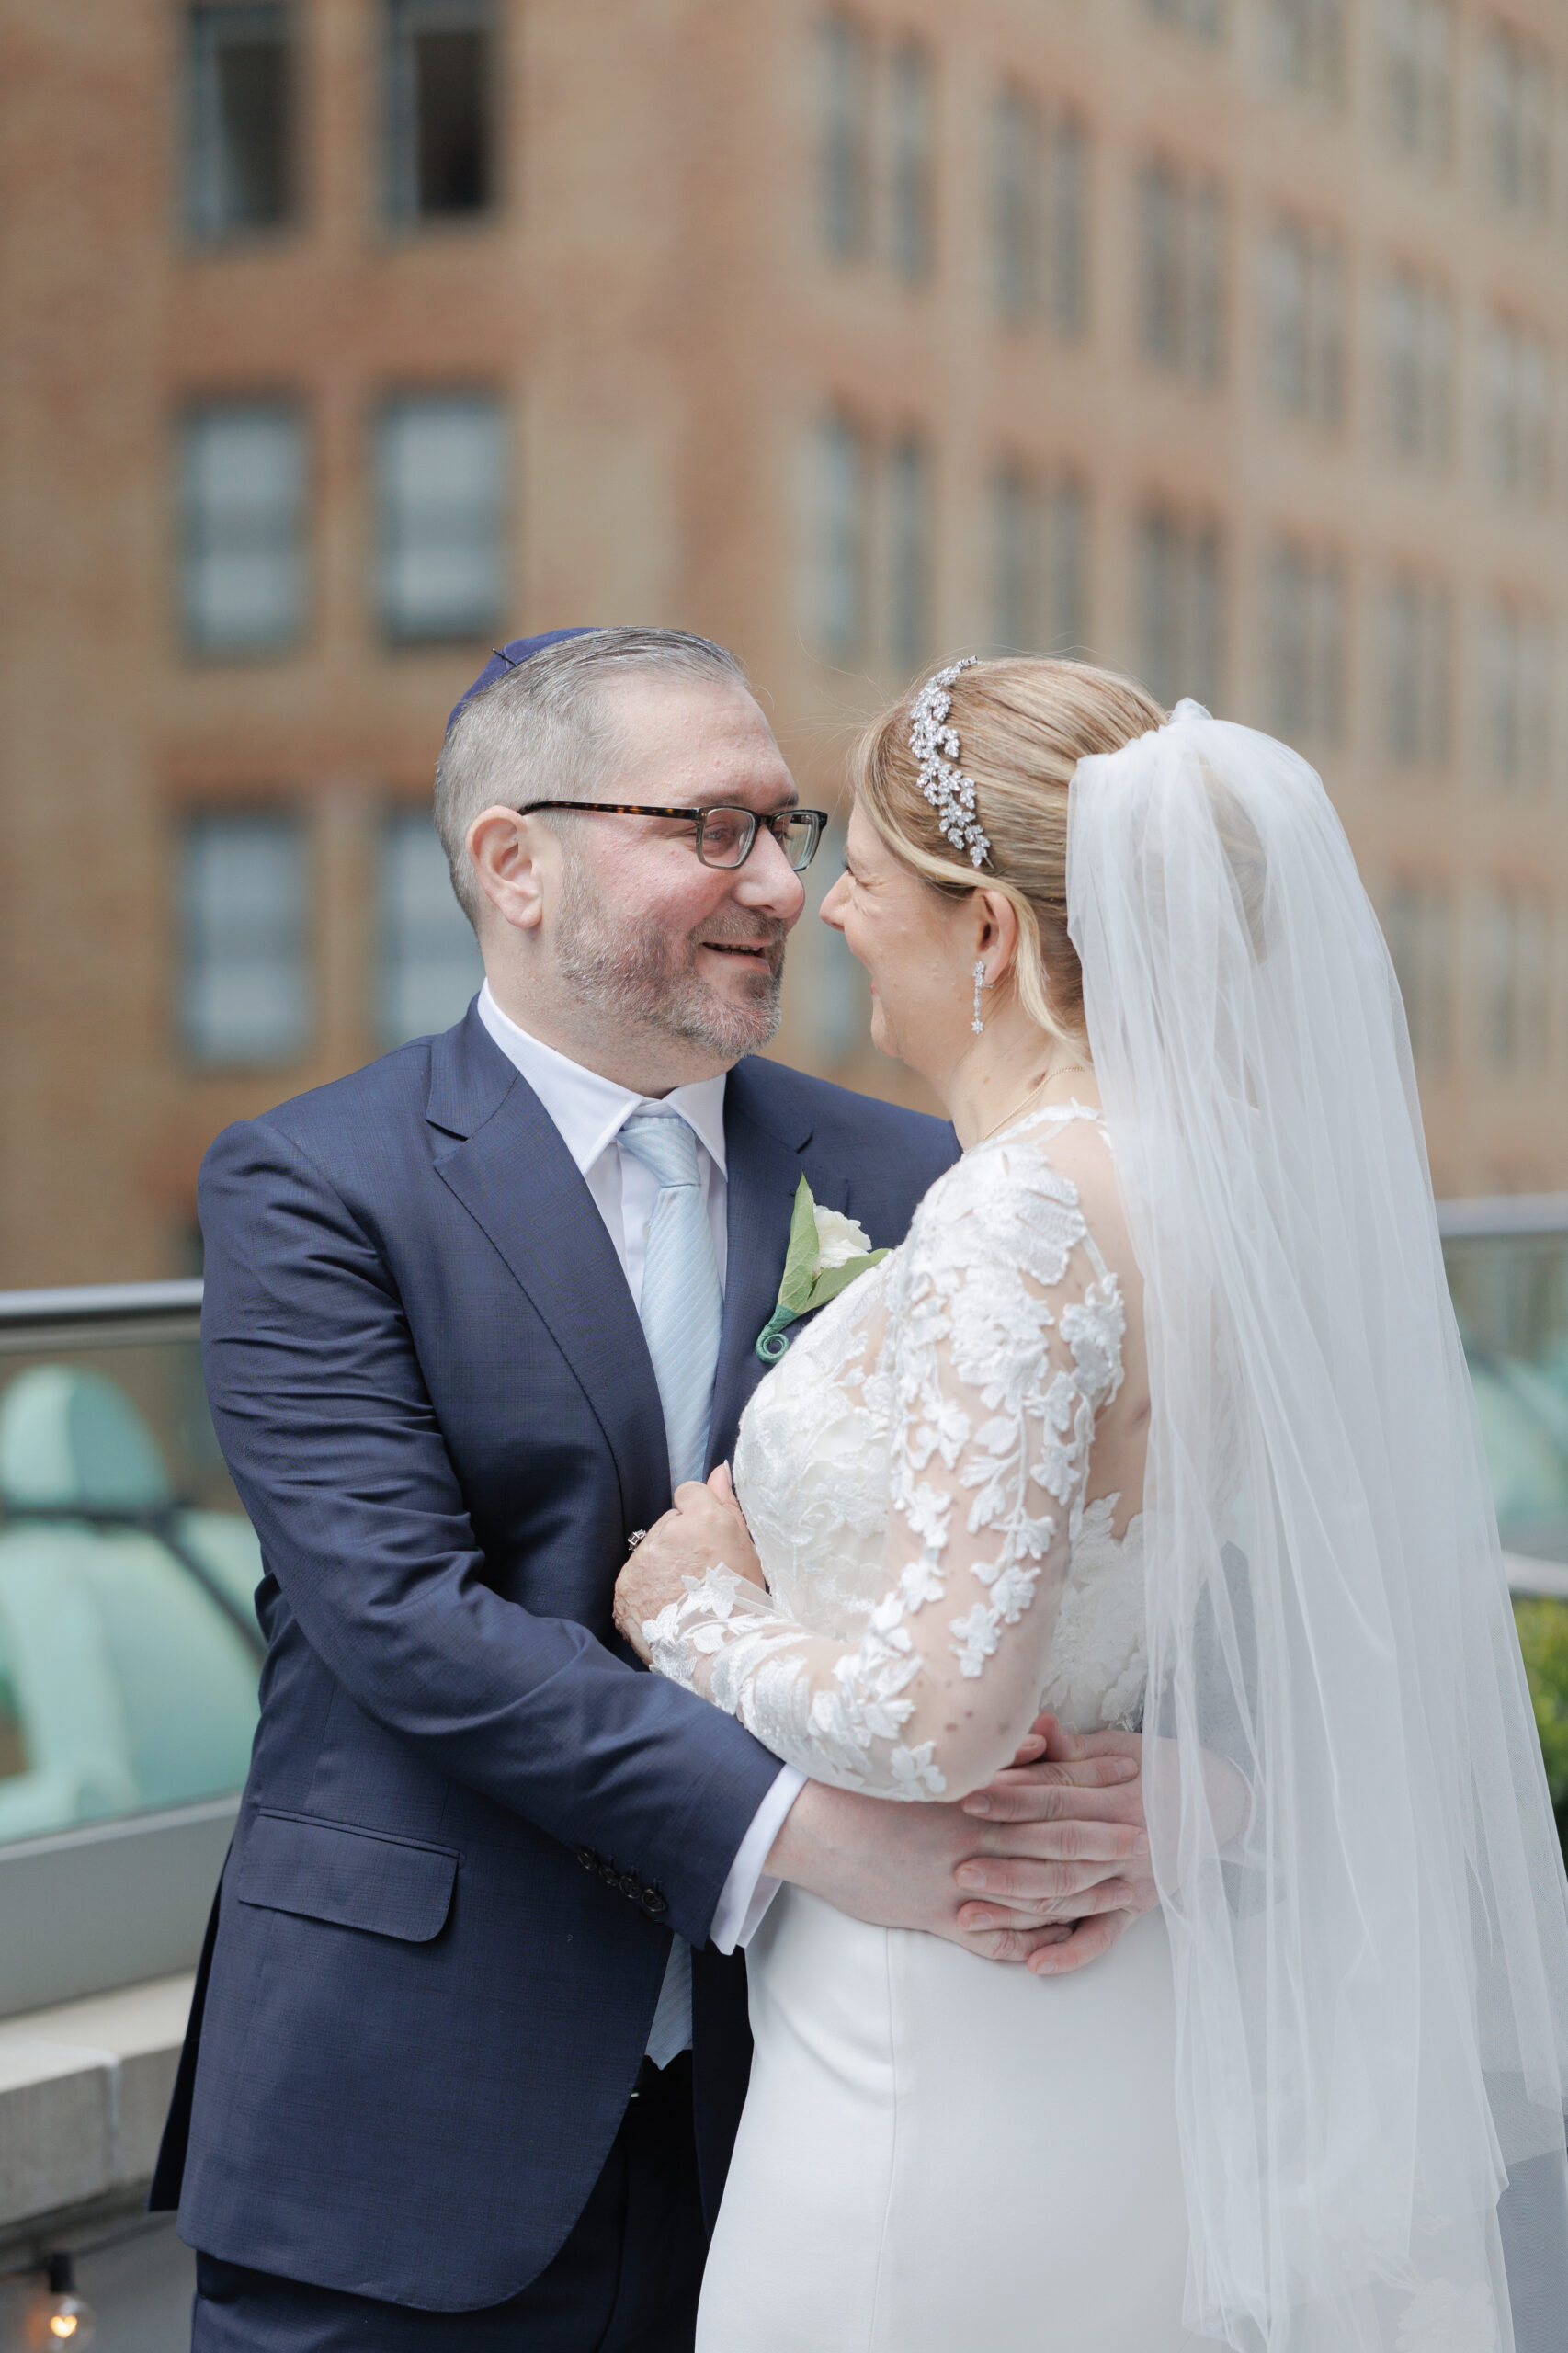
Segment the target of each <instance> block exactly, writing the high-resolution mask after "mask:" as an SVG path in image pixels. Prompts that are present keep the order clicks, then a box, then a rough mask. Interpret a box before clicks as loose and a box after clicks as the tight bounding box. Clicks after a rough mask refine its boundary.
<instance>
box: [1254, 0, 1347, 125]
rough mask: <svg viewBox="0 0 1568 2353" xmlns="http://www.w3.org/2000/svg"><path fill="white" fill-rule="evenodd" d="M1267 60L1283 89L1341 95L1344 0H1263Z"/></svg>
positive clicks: (1334, 98) (1330, 98)
mask: <svg viewBox="0 0 1568 2353" xmlns="http://www.w3.org/2000/svg"><path fill="white" fill-rule="evenodd" d="M1267 48H1268V60H1269V64H1270V67H1271V68H1272V71H1273V74H1274V78H1275V80H1276V81H1277V82H1278V83H1280V84H1281V85H1283V86H1284V87H1285V88H1287V89H1291V90H1304V91H1306V92H1308V93H1309V94H1310V95H1311V96H1312V97H1317V98H1323V99H1325V100H1326V101H1327V102H1328V103H1329V104H1330V105H1331V106H1337V105H1338V103H1339V101H1340V100H1341V99H1342V98H1343V97H1344V96H1345V0H1267Z"/></svg>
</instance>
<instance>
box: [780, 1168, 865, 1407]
mask: <svg viewBox="0 0 1568 2353" xmlns="http://www.w3.org/2000/svg"><path fill="white" fill-rule="evenodd" d="M887 1255H888V1254H887V1252H886V1251H885V1250H873V1249H872V1247H871V1237H870V1235H869V1233H867V1232H866V1229H865V1227H864V1226H863V1225H858V1224H857V1223H856V1222H855V1220H854V1219H853V1218H852V1217H846V1216H845V1214H844V1212H843V1211H842V1210H823V1209H819V1208H818V1207H817V1205H816V1203H815V1201H814V1200H812V1188H811V1187H810V1186H809V1185H808V1184H807V1182H806V1180H805V1178H804V1177H803V1176H802V1177H801V1181H800V1184H799V1185H798V1186H797V1188H796V1189H795V1213H794V1215H793V1217H792V1218H791V1219H790V1247H789V1250H788V1252H787V1254H786V1256H785V1259H784V1279H783V1281H782V1282H781V1283H780V1284H779V1286H778V1305H777V1306H776V1307H775V1308H774V1311H773V1313H772V1314H771V1315H770V1316H769V1317H768V1319H767V1323H766V1324H764V1325H763V1328H762V1330H761V1331H760V1332H759V1333H758V1334H757V1337H756V1353H757V1355H758V1356H759V1357H760V1358H762V1361H763V1363H764V1364H777V1363H778V1359H779V1358H780V1357H781V1356H782V1355H783V1353H784V1351H785V1349H786V1348H787V1347H789V1345H790V1333H789V1326H790V1324H796V1323H799V1321H800V1319H801V1316H802V1315H810V1314H811V1313H812V1311H813V1309H815V1308H818V1307H825V1306H826V1305H827V1302H828V1301H829V1300H830V1299H836V1298H837V1297H838V1294H839V1292H840V1291H841V1290H847V1289H848V1288H849V1285H850V1284H851V1283H852V1282H853V1281H854V1280H855V1279H856V1277H857V1276H858V1275H863V1274H864V1273H865V1272H866V1270H867V1268H868V1267H875V1266H879V1265H880V1264H881V1261H882V1260H883V1259H884V1258H885V1257H886V1256H887Z"/></svg>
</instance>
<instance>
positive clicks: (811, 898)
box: [784, 819, 871, 1072]
mask: <svg viewBox="0 0 1568 2353" xmlns="http://www.w3.org/2000/svg"><path fill="white" fill-rule="evenodd" d="M844 856H845V832H844V826H843V824H842V823H840V822H839V821H838V820H836V819H835V821H834V823H833V824H830V825H829V827H828V829H827V831H826V833H825V834H824V836H823V842H822V847H821V848H820V849H819V850H818V852H817V854H816V857H815V858H813V859H812V864H811V867H810V869H809V870H808V872H807V873H806V876H805V878H804V879H805V885H806V905H805V913H804V916H803V918H802V920H801V924H800V926H799V927H798V931H797V934H796V938H795V940H794V941H793V942H792V944H791V946H790V961H789V964H788V966H787V967H786V971H785V981H784V1003H785V1007H786V1012H787V1016H788V1019H789V1023H790V1033H789V1034H790V1037H791V1039H799V1040H801V1043H802V1044H803V1047H804V1050H805V1052H806V1055H807V1057H808V1058H809V1059H808V1063H807V1067H808V1068H810V1069H812V1070H816V1071H819V1072H821V1071H824V1070H833V1069H835V1067H837V1066H838V1065H839V1064H841V1063H846V1062H847V1061H849V1060H850V1059H851V1057H852V1056H853V1055H855V1054H856V1053H857V1052H858V1051H861V1050H862V1049H863V1048H864V1046H865V1043H866V1035H867V1031H868V1029H869V1026H870V1009H871V1008H870V996H869V990H868V987H867V983H866V970H865V966H864V965H863V964H858V963H857V962H856V961H855V959H854V957H853V956H851V954H850V953H849V950H848V949H847V948H846V946H845V944H844V936H843V934H842V933H841V932H837V931H831V930H829V928H828V926H826V925H825V924H823V923H816V922H813V921H812V917H813V916H815V915H820V914H821V912H822V903H823V901H824V899H825V898H826V896H827V894H828V892H830V891H831V890H832V888H833V886H834V884H835V882H836V881H838V879H839V876H840V875H841V874H842V873H843V871H844Z"/></svg>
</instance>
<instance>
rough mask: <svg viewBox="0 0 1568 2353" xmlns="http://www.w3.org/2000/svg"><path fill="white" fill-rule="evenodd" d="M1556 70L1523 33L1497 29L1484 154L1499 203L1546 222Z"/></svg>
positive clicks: (1488, 78) (1486, 92)
mask: <svg viewBox="0 0 1568 2353" xmlns="http://www.w3.org/2000/svg"><path fill="white" fill-rule="evenodd" d="M1551 96H1552V93H1551V62H1550V60H1549V59H1548V57H1547V54H1546V51H1544V50H1543V49H1541V48H1540V46H1539V44H1538V43H1536V42H1535V41H1533V40H1529V39H1528V36H1527V35H1525V34H1523V33H1517V32H1514V31H1513V30H1511V29H1510V28H1508V27H1507V26H1506V25H1494V27H1493V28H1492V30H1491V31H1490V32H1489V33H1488V35H1487V37H1486V42H1485V46H1484V49H1483V54H1482V149H1483V155H1484V158H1485V166H1484V168H1485V172H1486V178H1487V183H1488V185H1489V187H1490V188H1491V190H1492V193H1493V195H1494V197H1495V198H1496V199H1497V201H1498V203H1499V204H1503V205H1506V206H1507V208H1508V210H1510V211H1514V212H1526V213H1528V214H1530V215H1531V217H1532V218H1534V219H1535V220H1538V221H1543V220H1544V219H1545V218H1546V216H1547V213H1548V211H1549V210H1550V209H1551Z"/></svg>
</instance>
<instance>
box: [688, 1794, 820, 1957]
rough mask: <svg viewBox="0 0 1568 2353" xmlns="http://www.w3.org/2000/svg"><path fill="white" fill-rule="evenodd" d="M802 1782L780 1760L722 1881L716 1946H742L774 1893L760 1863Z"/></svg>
mask: <svg viewBox="0 0 1568 2353" xmlns="http://www.w3.org/2000/svg"><path fill="white" fill-rule="evenodd" d="M805 1786H806V1776H805V1775H804V1774H803V1773H800V1772H797V1771H796V1769H795V1768H794V1766H793V1765H781V1766H780V1767H779V1768H778V1779H777V1780H776V1781H775V1782H774V1784H773V1787H772V1788H771V1789H770V1790H768V1792H767V1796H766V1797H765V1798H764V1799H763V1801H762V1803H761V1804H760V1805H759V1806H758V1807H757V1810H756V1813H754V1814H753V1816H752V1821H751V1828H750V1829H749V1830H748V1831H747V1832H746V1835H745V1836H744V1838H743V1839H742V1840H741V1843H740V1846H739V1847H738V1849H737V1850H736V1854H735V1859H734V1861H733V1863H732V1864H731V1865H730V1876H729V1878H728V1879H727V1880H726V1881H724V1890H723V1893H722V1895H721V1896H720V1898H719V1904H718V1909H717V1910H716V1911H715V1913H714V1915H713V1926H712V1927H710V1929H709V1931H708V1934H709V1938H710V1942H712V1943H713V1944H715V1945H717V1947H718V1949H719V1950H720V1951H721V1952H733V1951H734V1950H735V1949H736V1947H737V1946H738V1947H739V1948H740V1949H742V1950H743V1951H744V1949H745V1947H746V1946H747V1945H748V1944H750V1942H751V1940H752V1938H753V1937H755V1936H756V1932H757V1930H758V1928H760V1927H761V1926H762V1919H763V1915H764V1913H765V1912H766V1911H767V1907H768V1905H769V1904H771V1903H772V1901H773V1899H774V1897H775V1896H776V1895H777V1894H778V1887H779V1882H778V1880H776V1879H767V1878H765V1877H764V1875H763V1869H762V1867H763V1865H764V1863H765V1862H767V1858H768V1856H769V1855H770V1854H771V1852H772V1851H773V1842H774V1840H775V1839H776V1838H777V1837H778V1833H779V1831H780V1830H781V1829H782V1828H783V1826H784V1817H785V1815H786V1814H787V1813H789V1811H790V1807H791V1806H792V1805H793V1804H794V1802H795V1800H796V1799H797V1798H798V1797H799V1796H800V1794H801V1790H803V1789H804V1788H805Z"/></svg>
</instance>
